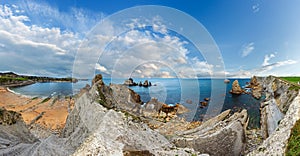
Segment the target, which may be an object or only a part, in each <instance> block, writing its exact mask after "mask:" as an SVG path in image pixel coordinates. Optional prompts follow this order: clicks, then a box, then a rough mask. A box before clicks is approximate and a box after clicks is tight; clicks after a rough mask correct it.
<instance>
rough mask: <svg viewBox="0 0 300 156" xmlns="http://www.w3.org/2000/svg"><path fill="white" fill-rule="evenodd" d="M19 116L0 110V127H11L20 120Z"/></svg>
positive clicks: (12, 112)
mask: <svg viewBox="0 0 300 156" xmlns="http://www.w3.org/2000/svg"><path fill="white" fill-rule="evenodd" d="M20 118H21V114H20V113H17V112H14V111H7V110H6V109H4V108H0V125H12V124H15V123H16V122H17V121H18V120H20Z"/></svg>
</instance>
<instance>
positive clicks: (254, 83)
mask: <svg viewBox="0 0 300 156" xmlns="http://www.w3.org/2000/svg"><path fill="white" fill-rule="evenodd" d="M250 88H252V96H253V97H254V98H256V99H260V98H261V95H262V91H263V88H262V85H261V84H260V83H259V82H258V78H257V77H256V76H253V77H252V78H251V80H250Z"/></svg>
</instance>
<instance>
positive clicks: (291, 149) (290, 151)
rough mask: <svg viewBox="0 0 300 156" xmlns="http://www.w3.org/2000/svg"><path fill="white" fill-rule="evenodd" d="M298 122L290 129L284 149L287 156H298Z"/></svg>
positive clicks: (299, 151)
mask: <svg viewBox="0 0 300 156" xmlns="http://www.w3.org/2000/svg"><path fill="white" fill-rule="evenodd" d="M299 146H300V120H298V121H297V122H296V124H295V126H294V127H293V129H292V132H291V136H290V138H289V141H288V146H287V149H286V155H287V156H294V155H300V148H299Z"/></svg>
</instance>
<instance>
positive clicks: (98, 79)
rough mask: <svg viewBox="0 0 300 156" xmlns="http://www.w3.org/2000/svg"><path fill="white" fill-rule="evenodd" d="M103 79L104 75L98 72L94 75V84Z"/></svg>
mask: <svg viewBox="0 0 300 156" xmlns="http://www.w3.org/2000/svg"><path fill="white" fill-rule="evenodd" d="M100 80H101V81H102V75H101V74H97V75H96V76H95V77H94V79H93V80H92V86H93V85H94V84H95V83H96V82H98V81H100Z"/></svg>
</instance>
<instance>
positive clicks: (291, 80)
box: [280, 77, 300, 83]
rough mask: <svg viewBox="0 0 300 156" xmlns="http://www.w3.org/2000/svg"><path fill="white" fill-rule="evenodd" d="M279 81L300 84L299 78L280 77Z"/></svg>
mask: <svg viewBox="0 0 300 156" xmlns="http://www.w3.org/2000/svg"><path fill="white" fill-rule="evenodd" d="M280 78H281V79H284V80H287V81H289V82H293V83H298V82H300V77H280Z"/></svg>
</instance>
